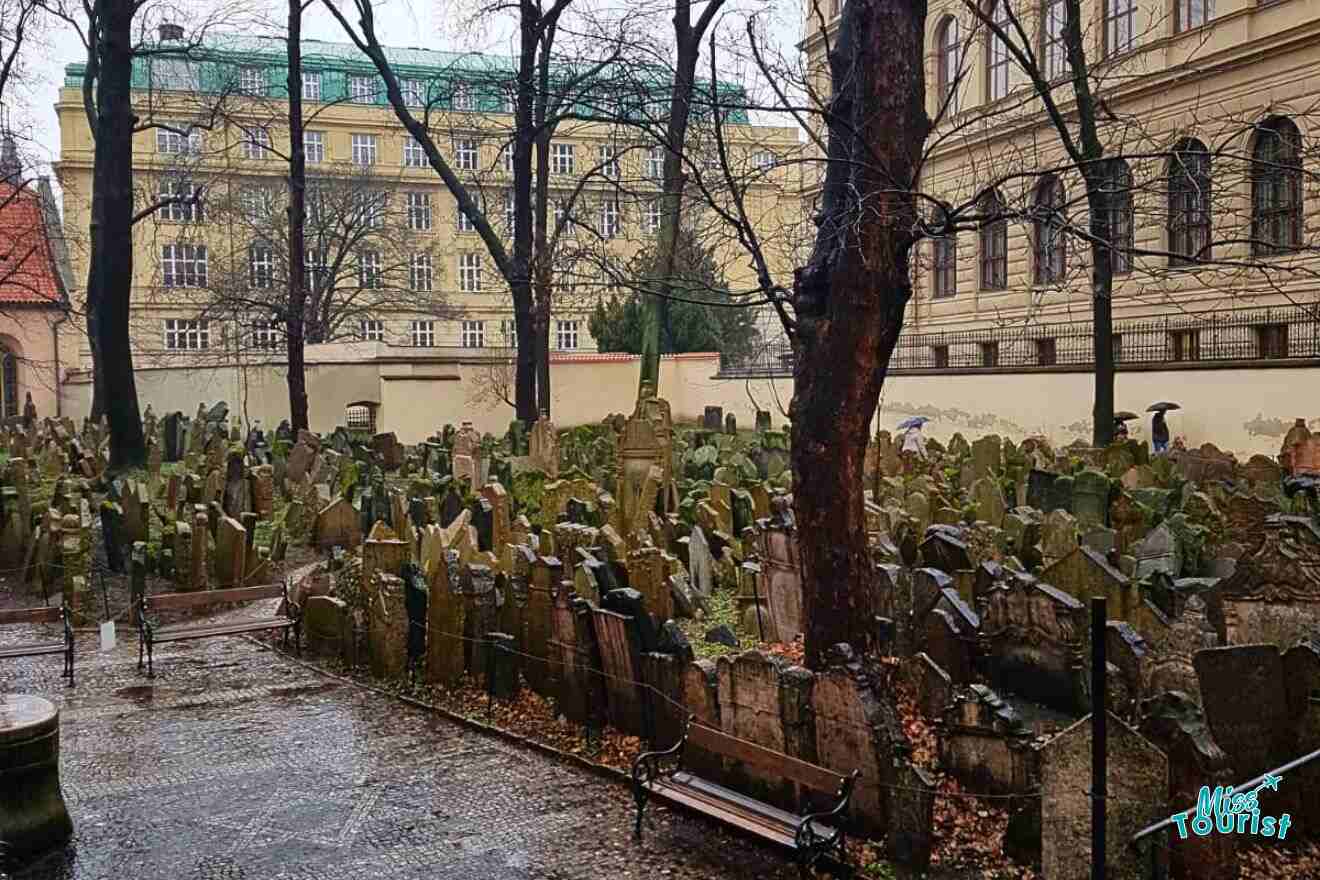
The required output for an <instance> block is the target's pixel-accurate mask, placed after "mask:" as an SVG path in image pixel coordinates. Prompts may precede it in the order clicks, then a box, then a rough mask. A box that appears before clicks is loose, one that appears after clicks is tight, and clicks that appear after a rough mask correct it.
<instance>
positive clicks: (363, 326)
mask: <svg viewBox="0 0 1320 880" xmlns="http://www.w3.org/2000/svg"><path fill="white" fill-rule="evenodd" d="M358 337H359V338H360V339H362V341H364V342H384V341H385V322H384V321H375V320H372V319H370V318H364V319H363V320H361V321H358Z"/></svg>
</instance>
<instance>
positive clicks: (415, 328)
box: [409, 320, 435, 348]
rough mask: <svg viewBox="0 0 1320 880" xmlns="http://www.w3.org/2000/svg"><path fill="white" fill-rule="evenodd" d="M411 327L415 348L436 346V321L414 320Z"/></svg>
mask: <svg viewBox="0 0 1320 880" xmlns="http://www.w3.org/2000/svg"><path fill="white" fill-rule="evenodd" d="M409 329H410V330H411V336H412V344H413V348H435V321H423V320H417V321H413V322H412V326H411V327H410V328H409Z"/></svg>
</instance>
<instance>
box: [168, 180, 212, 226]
mask: <svg viewBox="0 0 1320 880" xmlns="http://www.w3.org/2000/svg"><path fill="white" fill-rule="evenodd" d="M160 202H161V209H160V218H161V219H162V220H165V221H168V222H170V223H201V222H202V188H201V187H200V186H197V185H196V184H194V183H191V182H189V181H186V180H174V179H171V178H166V179H165V180H162V181H161V182H160Z"/></svg>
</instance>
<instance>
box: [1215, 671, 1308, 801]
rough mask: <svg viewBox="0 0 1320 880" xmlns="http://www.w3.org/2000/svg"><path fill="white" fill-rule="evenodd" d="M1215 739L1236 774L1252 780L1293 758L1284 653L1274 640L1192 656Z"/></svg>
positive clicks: (1240, 777)
mask: <svg viewBox="0 0 1320 880" xmlns="http://www.w3.org/2000/svg"><path fill="white" fill-rule="evenodd" d="M1192 665H1193V666H1195V667H1196V675H1197V678H1198V679H1199V680H1200V682H1201V702H1202V705H1203V706H1204V707H1205V717H1206V722H1207V723H1208V724H1209V726H1210V732H1211V733H1213V734H1214V737H1215V742H1216V743H1218V744H1219V747H1220V748H1221V749H1223V750H1224V753H1225V754H1227V755H1228V760H1229V765H1230V766H1232V767H1233V772H1234V777H1235V778H1238V779H1250V778H1251V777H1253V776H1255V775H1257V774H1259V773H1263V772H1265V771H1266V770H1269V769H1270V768H1272V767H1277V766H1279V765H1280V764H1282V763H1283V762H1285V761H1287V760H1289V759H1290V758H1295V757H1297V756H1296V755H1295V754H1291V753H1289V746H1291V745H1292V744H1293V743H1292V736H1291V734H1292V731H1291V724H1290V723H1289V716H1288V699H1287V691H1286V690H1285V689H1284V686H1283V685H1284V668H1283V658H1282V656H1281V655H1280V654H1279V649H1278V648H1277V647H1276V646H1274V645H1233V646H1230V647H1227V648H1208V649H1206V650H1203V651H1198V652H1197V653H1196V655H1195V656H1194V657H1193V658H1192Z"/></svg>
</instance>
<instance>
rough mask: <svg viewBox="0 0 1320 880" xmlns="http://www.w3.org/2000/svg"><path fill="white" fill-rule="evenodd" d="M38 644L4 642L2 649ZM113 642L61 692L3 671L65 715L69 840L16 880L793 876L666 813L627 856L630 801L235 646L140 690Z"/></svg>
mask: <svg viewBox="0 0 1320 880" xmlns="http://www.w3.org/2000/svg"><path fill="white" fill-rule="evenodd" d="M32 635H33V633H32V632H31V631H28V632H24V629H23V628H21V627H12V626H11V627H5V628H3V629H0V644H5V643H15V642H17V641H19V640H27V638H29V637H31V636H32ZM119 637H120V645H119V647H118V648H117V649H116V650H115V651H113V652H111V653H109V654H100V653H97V652H96V643H95V639H94V636H93V635H92V634H90V633H88V634H80V636H79V645H78V648H79V663H78V681H77V687H76V688H75V689H73V690H69V689H67V688H65V687H63V686H62V683H61V680H60V677H59V672H60V660H59V658H58V657H39V658H27V659H23V660H18V661H6V662H3V663H0V691H8V692H21V693H33V694H39V695H42V696H45V697H47V698H48V699H52V700H54V701H55V702H56V703H57V704H58V705H60V707H61V709H62V718H61V738H62V760H61V777H62V781H63V785H64V794H65V799H66V801H67V802H68V805H69V811H70V813H71V814H72V816H73V821H74V827H75V835H74V839H73V841H72V843H71V844H70V845H69V846H68V847H66V848H65V849H64V850H61V851H58V852H55V853H51V854H49V855H48V856H46V857H44V858H42V859H40V860H39V861H37V862H35V863H32V864H29V865H26V866H21V867H20V868H19V869H18V870H17V871H16V872H15V873H13V874H12V877H13V880H48V878H78V880H139V878H141V880H147V878H171V880H174V878H178V880H240V878H241V880H258V878H290V880H295V878H297V880H302V878H306V880H313V878H315V880H339V878H344V880H348V878H365V880H395V878H428V880H436V878H455V880H459V878H463V880H467V878H471V880H505V878H509V880H522V878H546V880H568V878H582V880H587V878H592V880H597V878H599V880H614V878H620V877H638V878H649V877H657V878H677V877H690V878H733V880H739V878H748V880H751V878H779V877H785V878H786V877H791V876H796V871H791V870H789V865H788V862H787V860H786V859H785V858H784V857H783V856H782V855H781V854H779V853H777V852H774V851H772V850H768V849H764V848H761V847H759V846H757V845H756V844H755V843H749V842H747V841H745V840H743V839H742V838H738V837H734V836H730V835H728V834H727V833H726V832H724V831H723V830H722V829H720V828H718V827H717V826H715V825H713V824H708V823H706V822H703V821H701V820H699V819H695V818H691V817H687V816H682V815H677V814H673V813H670V812H668V811H666V810H664V809H663V808H658V807H653V808H652V809H650V810H648V817H649V816H654V817H655V821H654V822H653V823H651V827H650V828H649V829H648V830H647V836H646V841H645V843H644V844H643V845H642V846H640V847H638V846H636V845H634V843H633V841H632V839H631V833H630V832H631V829H630V817H631V815H632V812H631V810H632V802H631V798H630V797H629V795H628V792H627V790H626V789H625V788H624V787H622V786H620V785H617V784H612V783H610V782H608V781H605V780H602V779H600V778H597V777H595V776H593V775H591V774H588V773H585V772H584V771H582V770H580V769H578V768H574V767H570V766H567V765H564V764H561V763H559V762H556V761H554V760H552V759H549V758H547V757H544V756H542V755H540V754H537V753H534V752H531V751H528V750H525V749H520V748H518V747H517V746H514V745H511V744H509V743H506V742H503V741H501V740H498V739H495V738H492V737H489V736H486V735H483V734H480V733H477V732H474V731H470V730H468V729H466V728H464V727H462V726H461V725H458V724H455V723H453V722H451V721H448V720H446V719H443V718H439V717H436V716H434V715H432V714H430V713H427V712H425V711H422V710H418V709H414V708H412V707H409V706H407V705H405V704H402V703H399V702H397V701H394V700H391V699H390V698H388V697H385V696H382V695H379V694H376V693H374V692H371V691H368V690H365V689H363V688H359V687H355V686H353V685H349V684H344V683H340V682H337V681H334V680H332V679H328V678H325V677H322V676H319V675H317V674H316V673H315V672H313V671H311V670H309V669H306V668H304V667H302V666H300V665H297V664H294V663H291V662H288V661H287V660H285V659H283V658H281V657H280V656H278V655H276V654H273V653H271V652H269V651H265V650H262V649H261V648H260V647H258V646H257V645H254V644H252V643H251V642H249V641H246V640H244V639H237V638H229V639H216V640H209V641H202V642H185V643H176V644H172V645H162V646H160V648H158V649H157V651H156V678H155V679H154V680H151V679H147V678H146V676H145V675H140V674H139V673H138V671H137V649H136V644H135V643H133V639H134V635H133V633H132V632H131V631H129V632H125V631H124V630H123V628H122V627H121V630H120V633H119ZM126 640H127V641H128V642H129V643H128V644H125V641H126ZM2 876H4V873H3V871H0V877H2Z"/></svg>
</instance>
